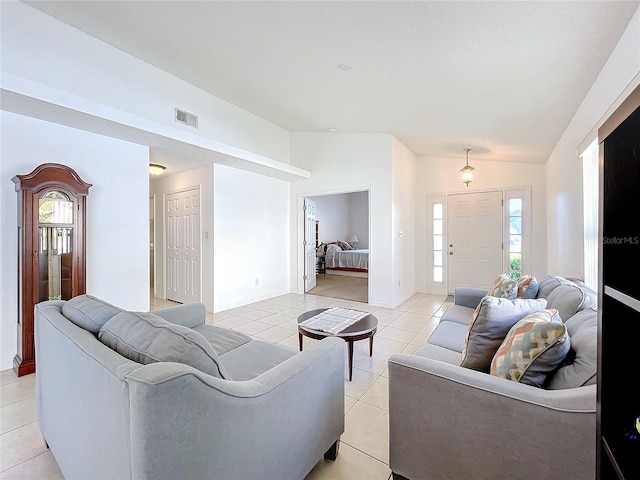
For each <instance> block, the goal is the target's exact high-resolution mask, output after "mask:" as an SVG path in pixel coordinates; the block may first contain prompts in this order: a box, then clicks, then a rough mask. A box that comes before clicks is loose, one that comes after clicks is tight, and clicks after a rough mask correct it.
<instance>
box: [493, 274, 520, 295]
mask: <svg viewBox="0 0 640 480" xmlns="http://www.w3.org/2000/svg"><path fill="white" fill-rule="evenodd" d="M517 294H518V283H517V281H516V280H515V279H513V278H511V277H510V276H509V275H507V274H506V273H501V274H500V275H498V276H497V277H496V279H495V280H494V281H493V284H492V285H491V287H489V291H488V292H487V295H489V296H490V297H500V298H508V299H509V300H513V299H514V298H516V295H517Z"/></svg>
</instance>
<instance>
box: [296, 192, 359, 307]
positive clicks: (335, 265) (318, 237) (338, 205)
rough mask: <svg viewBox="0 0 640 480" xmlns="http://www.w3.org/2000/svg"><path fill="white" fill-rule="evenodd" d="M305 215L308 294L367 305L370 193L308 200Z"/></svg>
mask: <svg viewBox="0 0 640 480" xmlns="http://www.w3.org/2000/svg"><path fill="white" fill-rule="evenodd" d="M304 211H305V229H304V230H305V239H304V245H305V249H304V250H305V252H304V256H305V262H304V265H305V271H304V285H305V288H304V291H305V293H308V294H311V295H318V296H326V297H334V298H341V299H345V300H352V301H356V302H362V303H368V301H369V274H370V271H369V266H370V261H369V256H370V248H369V245H370V238H369V192H368V191H366V190H365V191H356V192H345V193H332V194H327V195H314V196H308V197H306V198H305V209H304ZM310 212H313V216H312V217H311V216H310Z"/></svg>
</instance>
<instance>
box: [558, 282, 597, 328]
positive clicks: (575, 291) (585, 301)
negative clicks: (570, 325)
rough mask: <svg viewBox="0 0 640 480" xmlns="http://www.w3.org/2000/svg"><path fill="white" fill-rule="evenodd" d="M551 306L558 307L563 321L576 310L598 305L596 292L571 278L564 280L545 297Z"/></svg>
mask: <svg viewBox="0 0 640 480" xmlns="http://www.w3.org/2000/svg"><path fill="white" fill-rule="evenodd" d="M545 298H546V299H547V306H548V307H549V308H557V309H558V312H559V313H560V317H561V318H562V321H563V322H566V321H567V320H569V319H570V318H571V317H572V316H573V315H575V314H576V312H579V311H580V310H583V309H585V308H589V307H594V306H595V305H596V295H595V293H594V292H592V291H589V290H587V289H586V288H583V287H580V286H578V285H577V284H575V283H573V282H571V281H570V280H565V281H563V282H562V283H561V284H560V285H559V286H558V287H556V288H554V289H553V290H552V291H551V292H549V294H548V295H547V296H546V297H545Z"/></svg>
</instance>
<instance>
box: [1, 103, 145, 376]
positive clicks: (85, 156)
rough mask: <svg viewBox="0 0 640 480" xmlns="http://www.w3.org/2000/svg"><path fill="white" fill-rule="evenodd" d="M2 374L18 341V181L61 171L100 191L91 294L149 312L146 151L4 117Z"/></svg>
mask: <svg viewBox="0 0 640 480" xmlns="http://www.w3.org/2000/svg"><path fill="white" fill-rule="evenodd" d="M0 120H1V134H2V135H1V136H2V147H1V151H0V158H1V159H2V163H0V185H2V188H0V198H1V202H0V205H1V208H0V226H1V228H2V245H1V247H2V248H0V260H1V261H0V264H1V266H0V278H1V282H2V283H1V284H2V289H1V290H0V295H1V302H0V305H1V306H0V332H1V335H0V337H1V339H2V340H1V343H0V345H1V348H2V352H1V354H0V369H1V370H4V369H7V368H11V367H12V362H13V357H14V356H15V354H16V348H17V344H16V339H17V329H16V321H17V288H18V285H17V282H16V277H17V230H16V225H17V224H16V222H17V208H18V207H17V198H18V197H17V193H16V192H15V189H14V184H13V182H12V181H11V178H12V177H13V176H14V175H17V174H26V173H30V172H31V171H33V169H34V168H35V167H36V166H38V165H40V164H41V163H61V164H64V165H67V166H69V167H71V168H73V169H74V170H75V171H76V172H77V173H78V175H80V177H81V178H82V179H83V180H84V181H86V182H88V183H91V184H93V186H92V187H91V188H90V189H89V196H88V197H87V293H89V294H92V295H95V296H97V297H99V298H103V299H104V300H106V301H108V302H111V303H114V304H116V305H119V306H121V307H123V308H127V309H135V310H148V308H149V242H148V238H149V233H148V230H149V227H148V225H149V210H148V205H149V203H148V196H149V195H148V192H149V189H148V170H147V168H148V162H149V152H148V149H147V148H146V147H141V146H139V145H133V144H131V143H127V142H122V141H118V140H114V139H111V138H107V137H103V136H100V135H94V134H91V133H87V132H83V131H80V130H75V129H71V128H67V127H62V126H60V125H55V124H52V123H48V122H43V121H40V120H35V119H32V118H29V117H24V116H20V115H15V114H12V113H9V112H4V111H3V112H1V117H0Z"/></svg>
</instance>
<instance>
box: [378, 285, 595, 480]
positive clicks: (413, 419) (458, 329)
mask: <svg viewBox="0 0 640 480" xmlns="http://www.w3.org/2000/svg"><path fill="white" fill-rule="evenodd" d="M486 293H487V290H481V289H471V288H459V289H456V291H455V298H454V305H452V306H451V307H450V308H449V309H448V310H447V311H446V312H445V313H444V315H443V316H442V319H441V321H440V323H439V325H438V326H437V327H436V329H435V331H434V332H433V334H432V335H431V336H430V338H429V339H428V341H427V343H426V344H425V345H423V346H421V347H419V348H418V349H417V350H416V351H415V353H414V354H411V355H408V354H396V355H393V356H392V357H391V358H390V359H389V425H390V451H389V464H390V467H391V470H392V472H393V476H394V479H403V478H408V479H411V480H421V479H434V480H436V479H461V478H473V479H491V480H497V479H505V480H506V479H509V480H513V479H541V478H545V479H552V478H553V479H560V478H575V479H581V480H582V479H593V478H595V472H596V470H595V461H596V368H597V310H596V300H597V296H596V294H595V293H594V292H593V291H592V290H590V289H589V288H587V287H586V286H585V285H584V284H583V283H581V282H579V281H577V280H571V279H567V278H563V277H558V276H551V275H550V276H547V277H545V278H544V279H543V280H542V281H541V282H540V283H539V290H538V293H537V294H536V296H535V298H537V299H545V300H546V308H556V309H557V310H558V313H559V314H560V317H561V319H562V322H564V325H565V326H566V331H567V332H568V335H569V338H570V345H571V347H570V350H569V353H568V354H567V355H566V358H565V359H564V360H563V361H562V363H561V364H560V365H559V366H558V367H556V368H555V370H554V371H552V373H550V374H549V376H548V378H547V380H546V382H545V384H544V385H543V386H542V387H538V386H532V385H528V384H524V383H520V382H518V381H513V380H509V379H505V378H499V377H498V376H494V375H491V374H490V373H488V372H486V371H478V370H474V369H470V368H465V367H462V366H460V365H461V357H462V352H463V350H464V349H465V336H466V335H467V330H468V324H469V322H470V319H471V316H472V314H473V312H474V309H475V308H476V306H478V304H479V302H480V301H481V299H483V297H484V295H485V294H486ZM483 301H484V302H486V303H487V304H490V303H491V302H494V304H495V302H499V301H502V300H495V299H489V298H487V300H483Z"/></svg>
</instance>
